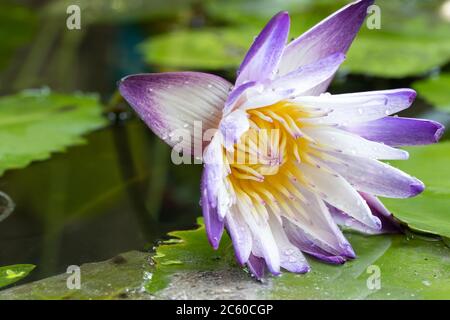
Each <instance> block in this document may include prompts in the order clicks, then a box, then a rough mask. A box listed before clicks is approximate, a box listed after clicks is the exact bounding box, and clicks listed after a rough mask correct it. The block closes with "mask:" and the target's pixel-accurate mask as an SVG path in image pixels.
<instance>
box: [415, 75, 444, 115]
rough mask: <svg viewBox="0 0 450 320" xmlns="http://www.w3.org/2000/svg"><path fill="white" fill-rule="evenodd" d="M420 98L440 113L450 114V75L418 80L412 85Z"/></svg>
mask: <svg viewBox="0 0 450 320" xmlns="http://www.w3.org/2000/svg"><path fill="white" fill-rule="evenodd" d="M413 88H414V89H416V90H417V92H418V93H419V95H420V96H422V97H423V98H424V99H425V100H426V101H428V102H429V103H430V104H432V105H433V106H435V107H436V108H437V109H439V110H442V111H447V112H450V74H449V73H443V74H440V75H439V76H437V77H433V78H429V79H425V80H420V81H417V82H415V83H414V84H413Z"/></svg>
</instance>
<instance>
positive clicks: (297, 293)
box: [146, 220, 450, 299]
mask: <svg viewBox="0 0 450 320" xmlns="http://www.w3.org/2000/svg"><path fill="white" fill-rule="evenodd" d="M199 223H200V224H201V223H202V222H201V220H199ZM170 235H172V236H175V237H178V238H180V239H182V240H183V242H182V243H179V244H172V245H161V246H160V247H158V249H157V254H158V257H155V261H156V269H155V271H154V272H153V277H152V279H151V280H150V281H149V282H148V284H147V286H146V288H147V290H148V291H149V292H151V293H152V294H154V295H156V296H161V297H167V293H166V292H165V291H168V292H171V293H172V294H174V293H173V290H172V289H171V288H173V286H172V282H171V281H175V280H173V279H177V280H176V282H174V283H173V285H174V286H178V288H179V287H180V286H181V287H184V286H189V285H190V284H189V283H188V281H189V280H187V279H190V278H191V279H194V280H193V282H192V283H195V287H196V288H194V286H193V287H192V288H191V287H190V290H189V292H185V293H184V294H185V295H186V298H191V299H195V298H199V296H196V294H201V293H202V292H203V293H204V291H203V290H204V288H202V286H203V285H206V284H207V283H212V282H217V281H218V280H217V279H218V278H221V277H224V278H227V277H231V278H232V277H233V276H235V273H234V271H236V270H238V271H239V272H240V274H241V275H245V273H244V271H243V270H241V268H239V267H238V266H237V265H236V263H235V262H234V254H233V249H232V248H231V243H230V240H229V238H228V237H227V236H224V238H223V239H222V243H221V246H220V247H219V249H218V251H214V250H213V249H212V248H211V247H210V246H209V244H208V242H207V240H206V234H205V229H204V226H203V224H201V225H200V227H199V228H198V229H197V230H192V231H177V232H172V233H171V234H170ZM346 236H347V238H348V239H349V241H350V242H351V243H352V245H353V247H354V249H355V251H356V254H357V255H358V257H357V259H355V260H353V261H350V262H347V263H346V264H344V265H341V266H334V265H328V264H325V263H321V262H319V261H317V260H314V259H312V258H309V259H308V260H309V262H310V264H311V267H312V271H311V272H310V273H308V274H306V275H295V274H292V273H287V272H286V273H284V274H283V275H282V276H281V277H279V278H274V277H272V278H269V281H268V282H267V283H266V284H264V285H261V284H258V283H257V282H256V281H255V282H254V284H253V285H250V284H249V281H251V280H250V277H249V276H248V275H247V277H248V279H247V280H243V279H242V278H241V277H237V279H235V280H236V283H239V285H238V286H243V287H246V288H249V287H251V288H252V290H253V292H257V296H256V297H255V296H253V298H261V299H264V298H272V299H380V298H383V299H448V298H450V279H449V277H448V274H449V272H450V250H449V249H448V248H447V247H446V246H445V245H444V244H443V243H442V242H440V241H433V240H432V239H428V240H427V241H425V240H422V239H408V238H406V237H405V236H403V235H393V236H363V235H359V234H353V233H346ZM173 259H179V260H180V261H182V262H183V264H176V265H170V264H169V265H168V264H167V263H166V262H168V261H172V260H173ZM233 270H234V271H233ZM208 272H209V273H208ZM377 272H379V275H380V277H379V278H377ZM199 274H200V275H199ZM181 275H184V276H181ZM180 279H182V280H180ZM377 280H380V281H381V282H380V283H378V282H377ZM180 281H184V282H183V283H181V282H180ZM227 281H233V280H230V279H228V280H227ZM223 285H224V286H225V288H224V287H218V288H209V290H208V291H207V292H208V293H209V294H210V298H212V299H213V298H214V297H215V296H216V295H217V294H219V295H220V293H222V294H223V292H227V290H229V288H234V285H235V284H234V283H233V284H232V285H228V284H223ZM165 288H167V289H165ZM231 290H239V289H235V288H234V289H231ZM235 294H236V295H237V297H240V296H239V292H235ZM169 297H170V296H169ZM241 298H242V297H241Z"/></svg>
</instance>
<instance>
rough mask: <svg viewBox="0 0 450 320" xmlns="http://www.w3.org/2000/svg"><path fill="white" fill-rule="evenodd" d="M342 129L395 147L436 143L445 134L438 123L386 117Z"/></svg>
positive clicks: (442, 127)
mask: <svg viewBox="0 0 450 320" xmlns="http://www.w3.org/2000/svg"><path fill="white" fill-rule="evenodd" d="M342 129H344V130H347V131H349V132H352V133H355V134H358V135H359V136H361V137H363V138H366V139H368V140H372V141H376V142H382V143H384V144H387V145H390V146H394V147H397V146H415V145H425V144H430V143H436V142H438V141H439V139H440V138H441V136H442V135H443V133H444V126H443V125H442V124H440V123H438V122H436V121H432V120H422V119H411V118H401V117H385V118H381V119H378V120H374V121H369V122H364V123H356V124H352V125H349V126H345V127H342Z"/></svg>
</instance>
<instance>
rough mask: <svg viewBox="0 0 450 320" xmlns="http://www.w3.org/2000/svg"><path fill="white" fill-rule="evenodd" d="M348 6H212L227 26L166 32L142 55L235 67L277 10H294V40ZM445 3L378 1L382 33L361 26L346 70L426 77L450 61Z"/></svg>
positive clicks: (184, 64) (179, 63)
mask: <svg viewBox="0 0 450 320" xmlns="http://www.w3.org/2000/svg"><path fill="white" fill-rule="evenodd" d="M346 3H348V1H339V2H336V1H331V0H330V1H314V2H312V1H304V2H300V3H295V5H293V3H292V2H291V1H289V0H286V1H280V2H276V3H275V2H271V4H270V5H267V6H265V5H257V7H258V10H250V8H254V7H255V2H254V1H252V0H248V1H239V2H236V1H231V2H228V1H218V2H211V3H210V4H208V5H207V6H206V9H207V12H208V13H209V14H210V15H211V20H212V21H209V23H210V24H213V23H214V22H217V23H223V20H224V21H226V22H227V23H228V25H227V26H226V27H222V28H219V27H216V28H204V29H199V30H192V29H184V30H183V29H182V30H177V31H175V32H171V33H166V34H161V35H159V36H157V37H152V38H150V39H148V40H147V41H146V42H144V44H143V45H142V46H141V51H142V52H143V53H144V56H145V59H146V61H147V62H148V63H150V64H155V65H157V66H161V67H163V68H169V69H177V68H181V69H204V70H212V69H216V70H217V69H229V68H230V69H231V68H236V67H237V66H238V65H239V64H240V62H241V60H242V58H243V57H244V55H245V52H246V51H247V50H248V48H249V47H250V45H251V43H252V41H253V38H254V37H255V36H256V35H257V34H258V33H259V32H260V30H261V29H262V28H263V27H264V25H265V24H266V23H267V21H268V19H269V18H270V16H272V15H274V14H275V13H276V12H278V11H280V10H289V11H290V13H291V22H292V27H291V37H292V38H295V37H297V36H299V35H300V34H301V33H302V32H304V31H306V30H307V29H308V28H310V27H312V26H313V25H315V24H316V23H318V22H319V21H321V20H322V19H324V18H325V17H327V16H328V15H329V14H331V13H333V12H334V11H335V10H337V9H338V8H339V7H340V6H341V5H344V4H346ZM442 4H443V1H436V2H433V4H428V3H427V4H424V3H423V1H422V2H421V1H403V0H402V1H387V0H381V1H377V5H378V6H379V7H380V9H381V14H382V15H381V26H380V29H369V28H368V27H367V26H366V25H363V26H362V28H361V30H360V32H359V33H358V35H357V37H356V39H355V41H354V43H353V45H352V47H351V49H350V51H349V52H348V57H347V59H346V62H345V63H344V65H343V70H345V71H347V72H352V73H360V74H369V75H374V76H379V77H391V78H401V77H406V76H414V75H421V74H424V73H426V72H428V71H430V70H432V69H433V68H436V67H439V66H441V65H443V64H445V63H446V62H448V61H450V43H449V42H448V41H447V40H448V38H449V37H450V24H449V23H448V22H446V21H444V20H443V18H442V17H441V16H440V15H439V10H440V8H441V5H442ZM262 8H264V9H262ZM267 8H269V9H267ZM291 9H292V10H291ZM386 66H389V67H386Z"/></svg>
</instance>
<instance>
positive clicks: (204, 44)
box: [139, 27, 257, 69]
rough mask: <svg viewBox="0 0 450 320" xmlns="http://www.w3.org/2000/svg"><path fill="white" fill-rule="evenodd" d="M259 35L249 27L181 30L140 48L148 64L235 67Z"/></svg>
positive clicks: (194, 67)
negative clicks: (254, 38)
mask: <svg viewBox="0 0 450 320" xmlns="http://www.w3.org/2000/svg"><path fill="white" fill-rule="evenodd" d="M256 32H257V30H256V29H254V28H248V27H243V28H214V29H213V28H208V29H203V30H180V31H175V32H172V33H168V34H163V35H159V36H155V37H152V38H150V39H148V40H147V41H145V42H144V43H142V44H141V45H140V48H139V49H140V51H141V52H142V53H143V54H144V58H145V59H146V61H147V62H149V63H151V64H156V65H159V66H164V67H167V68H183V69H189V68H191V69H199V68H200V69H225V68H234V67H236V66H238V65H239V64H240V62H241V60H242V57H243V56H244V55H245V52H246V50H247V48H248V45H249V43H250V41H251V39H252V36H254V35H255V34H257V33H256Z"/></svg>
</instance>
